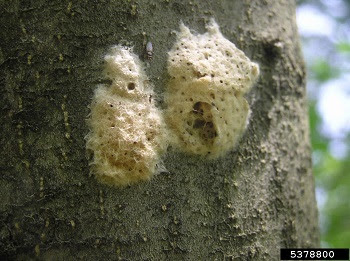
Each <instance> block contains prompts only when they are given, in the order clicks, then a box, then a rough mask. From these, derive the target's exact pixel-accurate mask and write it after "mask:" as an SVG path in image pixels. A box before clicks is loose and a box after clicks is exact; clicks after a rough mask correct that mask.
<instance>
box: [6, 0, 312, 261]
mask: <svg viewBox="0 0 350 261" xmlns="http://www.w3.org/2000/svg"><path fill="white" fill-rule="evenodd" d="M0 13H1V15H0V17H1V18H0V19H1V25H2V29H1V32H0V36H1V37H0V38H1V43H0V47H1V49H0V69H1V75H0V84H1V90H2V91H1V95H0V105H1V109H0V111H1V118H0V121H1V133H0V135H1V137H0V145H1V148H2V150H1V151H0V169H1V175H0V188H1V189H0V199H1V200H0V252H1V253H0V257H1V260H4V259H5V260H6V259H9V260H13V259H16V260H31V259H39V260H63V259H64V260H233V259H234V260H278V259H279V248H280V247H312V246H313V247H316V246H318V244H319V234H318V221H317V210H316V204H315V195H314V180H313V176H312V172H311V160H310V144H309V130H308V120H307V103H306V99H305V69H304V65H303V61H302V57H301V52H300V46H299V39H298V36H297V28H296V23H295V3H294V1H289V0H279V1H276V0H251V1H250V0H245V1H238V0H237V1H230V0H221V1H209V0H205V1H204V0H203V1H197V0H192V1H183V0H161V1H155V0H153V1H152V0H145V1H141V0H140V1H137V0H135V1H113V0H105V1H87V0H82V1H57V0H50V1H48V0H39V1H20V0H15V1H5V0H2V1H1V3H0ZM210 17H214V18H215V20H216V21H217V22H218V24H219V25H220V26H221V31H222V33H223V34H224V35H225V36H226V37H227V38H228V39H230V40H231V41H232V42H233V43H235V44H236V45H237V47H238V48H240V49H242V50H243V51H244V52H245V53H246V54H247V56H249V57H250V58H251V59H252V60H253V61H255V62H258V63H259V65H260V70H261V74H260V79H259V81H258V83H257V84H256V85H255V87H254V88H253V90H252V91H251V92H250V93H249V95H248V96H247V99H248V100H249V103H250V105H251V109H252V115H251V118H250V124H249V126H248V129H247V131H246V132H245V134H244V136H243V138H242V140H241V142H240V144H239V145H238V147H237V148H236V150H235V151H232V152H230V153H229V154H227V155H226V156H225V157H223V158H220V159H218V160H214V161H207V160H203V159H202V158H201V157H196V156H190V155H186V154H183V153H180V152H178V151H176V150H175V149H171V148H169V151H168V153H167V155H166V157H165V158H164V163H165V166H166V168H167V170H168V172H166V173H162V174H160V175H158V176H156V177H155V178H154V179H153V180H152V181H150V182H145V183H141V184H139V185H135V186H130V187H127V188H124V189H118V188H115V187H108V186H105V185H102V184H99V183H98V182H97V181H96V179H95V178H94V177H93V176H92V175H91V174H90V172H89V166H88V160H87V158H86V152H85V140H84V136H85V135H86V134H87V133H88V129H87V125H86V121H85V120H86V118H87V116H88V113H89V108H88V105H89V104H90V101H91V97H92V95H93V91H94V89H95V88H96V85H97V84H99V83H101V81H102V77H101V76H102V74H101V65H102V60H103V59H102V58H103V55H104V54H105V53H106V51H107V50H108V48H109V47H110V46H112V45H114V44H118V43H120V44H124V45H133V46H135V48H134V50H135V52H136V53H138V54H139V55H143V54H144V45H143V44H144V35H143V34H142V33H143V32H146V34H147V37H148V39H149V40H150V41H151V42H152V43H153V47H154V55H153V60H152V61H151V62H149V64H150V66H149V67H148V68H147V73H148V74H149V75H150V76H151V80H152V82H153V83H154V84H155V86H156V90H155V91H156V92H157V93H158V94H161V93H163V91H164V86H165V83H166V81H167V80H168V78H167V77H168V75H167V72H166V60H167V52H168V51H169V50H170V48H171V47H172V45H173V43H174V40H175V35H174V34H173V33H172V31H173V30H178V27H179V22H180V20H182V21H183V22H184V23H185V24H186V25H187V26H189V27H190V28H193V29H195V30H197V31H198V32H200V33H203V32H204V31H205V29H204V27H205V24H206V22H207V21H209V19H210ZM159 104H160V106H162V101H161V100H160V102H159Z"/></svg>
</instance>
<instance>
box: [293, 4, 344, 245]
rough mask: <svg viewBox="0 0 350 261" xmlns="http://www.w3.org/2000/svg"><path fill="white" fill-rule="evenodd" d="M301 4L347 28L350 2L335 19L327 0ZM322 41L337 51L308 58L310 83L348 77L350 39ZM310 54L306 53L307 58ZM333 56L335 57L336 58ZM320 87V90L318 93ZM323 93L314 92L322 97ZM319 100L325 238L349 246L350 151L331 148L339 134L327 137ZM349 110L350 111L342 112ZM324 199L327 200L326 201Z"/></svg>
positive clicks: (316, 127) (313, 118)
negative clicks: (338, 153) (339, 152)
mask: <svg viewBox="0 0 350 261" xmlns="http://www.w3.org/2000/svg"><path fill="white" fill-rule="evenodd" d="M298 4H299V5H303V4H307V5H308V6H310V5H311V6H314V7H315V8H317V9H318V10H320V11H322V12H323V13H324V14H325V15H328V16H329V17H330V18H331V19H333V21H335V22H336V23H338V24H337V27H338V28H341V27H343V28H344V27H346V26H347V25H346V24H348V23H349V22H350V1H349V0H348V1H345V0H343V4H344V6H346V8H347V12H345V13H346V15H344V16H343V17H342V18H341V19H337V18H334V17H333V16H332V14H330V13H327V12H328V8H327V6H325V5H324V3H323V1H314V0H298ZM310 39H311V38H305V37H304V44H305V45H307V44H310V42H313V43H314V42H315V41H317V39H316V38H315V39H313V40H314V41H309V40H310ZM318 40H319V41H320V42H319V43H321V41H323V43H329V45H330V46H329V47H330V48H329V49H328V50H334V52H333V53H322V49H320V50H318V51H319V54H320V55H319V57H326V58H318V59H316V60H314V61H312V62H311V61H306V63H309V66H308V83H313V84H314V85H316V86H320V85H322V84H323V83H325V82H327V81H329V80H330V79H337V78H338V77H339V78H341V77H342V76H344V73H346V71H345V70H344V68H342V65H341V64H342V63H341V62H340V61H339V60H342V61H345V62H346V63H349V59H350V55H349V54H350V42H349V41H347V40H341V41H339V42H337V43H334V41H332V40H330V39H327V40H325V39H323V40H322V39H318ZM316 48H317V44H314V45H312V46H311V48H310V46H309V48H305V51H307V50H310V51H312V50H315V49H316ZM307 56H308V55H306V57H307ZM332 58H333V60H332ZM318 91H320V89H318V90H316V92H318ZM318 96H319V95H314V97H318ZM317 105H318V100H317V99H310V100H309V119H310V129H311V143H312V148H313V155H314V157H313V158H314V162H313V171H314V174H315V178H316V184H317V188H318V191H320V194H322V195H321V196H322V198H323V199H324V202H322V204H321V205H320V209H319V213H320V220H321V233H322V234H321V236H322V238H321V240H322V245H323V246H329V247H349V246H350V150H348V151H347V153H346V155H343V157H341V158H337V157H335V156H334V155H332V153H331V150H330V147H331V144H332V142H334V141H335V139H336V138H335V137H326V136H325V135H324V134H322V133H321V132H320V126H321V125H322V124H323V122H322V115H320V113H319V111H318V110H317ZM339 113H349V112H339ZM341 136H345V137H347V138H346V139H341V140H339V138H337V141H338V142H343V143H345V144H346V146H347V147H348V148H350V133H343V135H341ZM322 201H323V200H322Z"/></svg>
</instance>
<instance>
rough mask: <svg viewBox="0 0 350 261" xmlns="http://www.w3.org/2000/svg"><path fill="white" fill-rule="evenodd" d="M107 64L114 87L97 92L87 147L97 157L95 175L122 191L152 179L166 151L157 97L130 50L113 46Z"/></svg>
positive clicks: (108, 76)
mask: <svg viewBox="0 0 350 261" xmlns="http://www.w3.org/2000/svg"><path fill="white" fill-rule="evenodd" d="M105 62H106V63H105V64H106V66H105V75H106V77H107V78H109V79H110V80H111V85H110V86H105V85H102V86H99V87H98V88H97V89H96V91H95V94H94V97H93V100H92V104H91V113H90V117H89V120H88V124H89V127H90V133H89V134H88V135H87V137H86V147H87V149H88V150H89V151H92V152H93V159H92V161H91V166H92V169H93V172H94V173H95V175H96V177H97V178H98V180H100V181H102V182H104V183H107V184H111V185H117V186H124V185H128V184H132V183H136V182H138V181H141V180H149V179H150V178H151V176H152V175H153V174H154V173H155V172H156V171H157V164H159V160H160V154H161V152H163V151H164V150H165V147H166V142H165V138H164V137H165V134H164V133H165V127H164V123H163V122H164V121H163V119H162V115H161V113H160V111H159V110H158V109H157V108H156V106H155V104H154V99H152V97H154V93H153V91H152V89H151V87H150V86H149V80H148V78H147V77H146V75H145V73H144V71H143V67H142V64H141V62H140V60H139V59H138V57H137V56H136V55H134V54H133V53H132V51H131V50H130V49H125V48H124V47H122V46H115V47H113V48H112V50H111V52H110V54H108V55H106V56H105Z"/></svg>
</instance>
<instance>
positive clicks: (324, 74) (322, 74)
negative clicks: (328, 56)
mask: <svg viewBox="0 0 350 261" xmlns="http://www.w3.org/2000/svg"><path fill="white" fill-rule="evenodd" d="M311 73H312V74H313V77H314V78H315V79H316V80H317V81H319V82H325V81H327V80H329V79H331V78H337V77H339V75H340V74H339V70H338V68H336V67H332V66H331V65H330V64H329V62H328V61H326V60H323V59H317V60H316V61H315V62H314V63H313V64H312V65H311Z"/></svg>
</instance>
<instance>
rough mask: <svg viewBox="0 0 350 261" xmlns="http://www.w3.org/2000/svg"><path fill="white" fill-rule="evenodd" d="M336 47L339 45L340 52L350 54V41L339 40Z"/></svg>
mask: <svg viewBox="0 0 350 261" xmlns="http://www.w3.org/2000/svg"><path fill="white" fill-rule="evenodd" d="M336 47H337V50H338V52H340V53H347V54H350V43H348V42H339V43H337V44H336Z"/></svg>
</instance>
